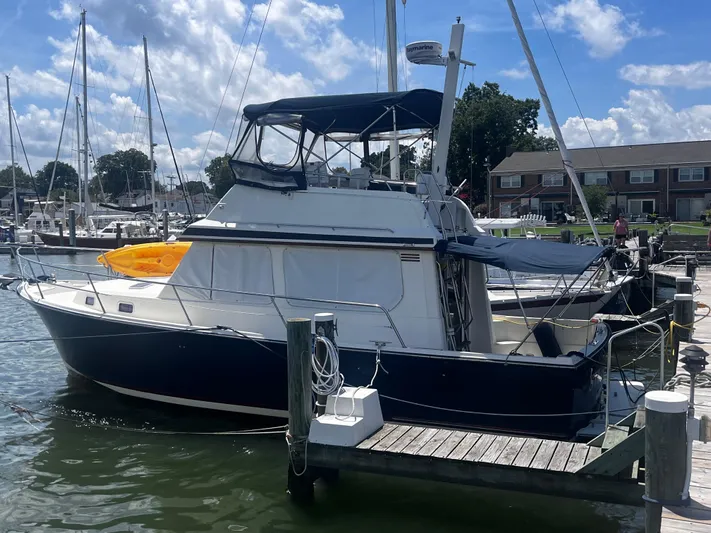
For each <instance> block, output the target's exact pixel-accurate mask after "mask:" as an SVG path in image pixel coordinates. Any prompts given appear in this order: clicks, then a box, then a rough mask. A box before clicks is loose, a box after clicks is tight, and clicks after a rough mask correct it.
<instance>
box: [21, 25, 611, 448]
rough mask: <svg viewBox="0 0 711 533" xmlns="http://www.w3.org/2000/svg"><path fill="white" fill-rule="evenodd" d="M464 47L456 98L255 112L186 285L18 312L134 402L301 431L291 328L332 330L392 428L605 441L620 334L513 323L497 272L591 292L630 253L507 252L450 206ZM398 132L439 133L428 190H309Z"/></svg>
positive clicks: (394, 96) (78, 366)
mask: <svg viewBox="0 0 711 533" xmlns="http://www.w3.org/2000/svg"><path fill="white" fill-rule="evenodd" d="M463 31H464V26H463V25H461V24H455V25H454V26H453V28H452V33H453V40H452V42H453V43H456V42H457V39H454V36H455V33H456V34H458V35H459V38H458V42H459V44H458V45H453V48H452V47H450V48H451V50H450V52H449V54H448V57H449V59H448V60H445V59H443V60H442V61H445V62H446V63H447V70H448V73H447V79H448V81H447V83H446V84H445V92H444V93H440V92H437V91H432V90H428V89H415V90H411V91H404V92H394V93H372V94H349V95H332V96H315V97H304V98H288V99H283V100H278V101H275V102H268V103H263V104H253V105H248V106H246V107H245V108H244V121H243V127H242V128H241V131H240V135H239V142H238V147H237V149H236V151H235V153H234V155H233V157H232V159H231V161H230V167H231V170H232V172H233V175H234V179H235V183H234V185H233V186H232V188H231V189H230V190H229V191H228V192H227V193H226V195H225V196H224V197H223V198H222V200H221V201H220V204H219V207H218V208H216V209H213V210H212V212H211V213H210V214H209V215H208V216H207V217H206V218H204V219H202V220H199V221H197V222H194V223H193V224H191V225H190V226H189V227H188V228H187V229H186V230H185V231H184V232H183V234H182V235H181V241H186V242H191V243H192V244H191V246H190V248H189V250H188V251H187V253H186V254H185V256H184V257H183V259H182V261H181V262H180V264H179V266H178V268H177V269H175V271H174V272H173V273H172V275H171V276H170V277H165V278H161V277H153V278H141V279H131V278H126V277H109V278H108V279H106V280H102V281H100V280H98V278H97V276H96V274H95V273H92V274H91V277H90V278H88V279H87V280H83V279H77V277H78V276H77V273H76V272H72V276H71V278H73V279H56V280H54V279H53V280H47V281H42V280H36V279H25V281H23V282H22V283H21V284H20V285H19V287H18V289H17V292H18V294H19V296H20V297H21V298H22V299H23V300H25V301H27V302H28V303H29V304H30V305H31V306H32V307H33V308H34V309H35V310H36V311H37V313H38V314H39V316H40V317H41V319H42V320H43V321H44V323H45V324H46V326H47V328H48V329H49V331H50V333H51V334H52V336H53V337H55V339H56V341H55V342H56V344H57V347H58V350H59V353H60V355H61V356H62V359H63V360H64V363H65V365H66V366H67V368H68V369H69V371H70V372H71V373H73V374H78V375H80V376H83V377H85V378H87V379H89V380H92V381H94V382H96V383H99V384H101V385H103V386H105V387H107V388H109V389H111V390H114V391H116V392H118V393H121V394H125V395H129V396H134V397H139V398H144V399H149V400H154V401H162V402H167V403H173V404H179V405H185V406H192V407H197V408H205V409H216V410H223V411H229V412H239V413H248V414H253V415H260V416H269V417H281V418H283V417H286V416H287V387H286V383H287V368H286V328H285V323H286V322H285V321H286V320H288V319H289V318H295V317H310V316H312V315H313V314H314V313H318V312H323V311H330V312H334V313H335V314H336V316H337V320H338V325H339V327H338V338H337V341H338V346H339V358H340V369H341V372H342V373H343V375H344V377H345V380H346V382H347V383H348V384H351V385H356V386H368V385H369V384H370V383H371V382H372V384H373V386H374V387H376V388H377V389H378V391H379V393H380V398H381V405H382V410H383V415H384V417H385V418H386V419H388V420H397V421H407V422H415V423H420V424H428V425H439V424H446V425H448V426H455V427H461V428H486V429H489V430H496V431H506V432H513V433H520V434H533V435H556V436H561V437H572V436H573V435H574V434H575V432H576V431H577V430H578V429H580V428H581V427H583V426H585V425H586V424H587V423H588V422H589V421H590V420H591V419H592V418H593V417H594V416H595V414H597V412H599V410H600V408H601V403H600V402H601V394H602V386H601V378H600V368H601V366H602V365H601V363H602V361H603V358H604V354H605V352H606V343H607V340H608V338H609V336H610V331H609V328H608V326H607V325H606V324H604V323H601V322H597V321H595V320H565V319H538V320H536V322H535V323H529V321H528V320H522V319H521V318H520V317H503V316H493V315H492V313H491V306H490V302H489V299H488V296H487V289H486V275H485V270H484V266H485V265H486V264H490V265H493V266H498V267H502V268H505V269H507V270H517V271H518V270H527V269H528V270H532V271H533V272H538V273H544V274H545V273H548V274H550V273H557V274H569V275H579V274H581V273H583V272H584V271H586V270H587V269H588V268H591V267H594V266H595V265H599V264H600V262H601V261H603V260H604V258H605V257H607V256H608V255H609V254H610V253H611V249H610V248H603V247H597V246H587V247H578V246H574V245H568V244H562V243H552V242H543V241H537V240H524V239H521V240H519V241H518V242H514V240H513V239H499V238H495V237H491V236H488V235H486V234H485V233H484V232H482V231H481V230H480V229H478V228H477V226H476V221H475V219H474V217H473V216H472V214H471V212H470V210H469V209H468V207H467V206H466V205H465V204H464V203H463V202H462V201H461V200H460V199H459V198H457V197H456V196H455V195H452V194H447V192H446V189H447V185H446V176H445V175H444V169H445V168H446V157H447V148H448V145H449V142H448V138H449V134H450V132H451V117H452V108H453V102H454V93H455V91H456V79H457V78H456V72H457V69H458V67H459V61H458V60H459V58H460V54H461V37H462V35H463ZM452 80H453V82H452ZM395 129H397V130H400V131H406V132H410V134H412V132H413V131H417V132H419V134H420V135H421V137H422V138H424V139H426V138H428V137H429V136H430V135H432V134H433V133H434V131H435V130H438V139H439V141H440V142H439V144H438V146H440V148H439V149H438V150H437V151H436V152H435V155H434V158H435V164H434V165H433V168H434V169H435V171H434V172H428V171H419V172H418V174H417V176H416V182H417V187H416V194H413V193H410V192H407V191H406V190H387V189H386V190H383V188H382V187H375V188H373V189H371V188H370V187H369V185H370V183H369V181H370V180H369V179H368V177H367V176H362V175H361V176H359V177H358V179H349V178H347V177H346V178H343V179H341V178H339V179H338V181H339V182H340V184H339V185H340V186H333V185H334V183H335V182H336V180H335V179H330V177H329V176H325V179H323V178H324V176H314V175H312V174H311V173H310V172H307V169H309V168H313V167H307V163H308V162H309V160H319V159H320V160H322V161H323V160H325V161H326V162H328V160H329V159H330V158H332V157H334V154H337V153H338V152H340V151H341V150H343V149H346V150H352V149H353V148H351V145H353V144H354V143H361V145H362V148H363V150H364V153H367V152H368V149H369V143H371V142H375V141H379V140H386V141H387V140H388V139H391V138H392V136H393V130H395ZM274 130H276V131H274ZM283 136H286V137H287V138H288V139H291V140H292V141H293V144H294V146H293V152H292V153H291V154H289V156H288V157H282V158H277V157H276V156H275V155H274V153H273V152H272V151H271V150H270V146H272V145H271V144H270V143H271V141H272V140H273V139H279V140H281V139H282V138H283ZM327 146H331V147H332V148H333V150H332V151H330V156H329V151H327ZM315 147H318V149H315ZM321 147H324V148H323V150H321ZM386 164H387V163H386ZM440 169H441V170H440ZM375 170H376V172H377V169H375ZM366 172H370V170H369V169H366ZM361 174H363V173H361ZM402 189H405V187H403V188H402ZM364 213H367V214H368V216H367V217H364V216H363V214H364ZM512 245H515V246H517V248H516V250H515V253H514V250H513V249H512V248H511V246H512ZM522 246H523V248H522ZM522 257H523V259H522ZM34 261H36V259H33V258H31V257H29V256H28V257H24V256H23V258H22V260H21V262H20V264H23V263H24V262H30V263H32V262H34ZM64 268H65V269H66V268H68V267H64ZM57 270H61V268H60V269H57ZM112 336H115V338H114V339H112Z"/></svg>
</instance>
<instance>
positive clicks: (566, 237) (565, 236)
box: [560, 229, 572, 244]
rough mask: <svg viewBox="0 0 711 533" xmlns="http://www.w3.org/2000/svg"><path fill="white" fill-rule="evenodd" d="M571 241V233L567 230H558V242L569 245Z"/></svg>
mask: <svg viewBox="0 0 711 533" xmlns="http://www.w3.org/2000/svg"><path fill="white" fill-rule="evenodd" d="M571 239H572V232H571V231H570V230H569V229H562V230H560V242H563V243H566V244H570V241H571Z"/></svg>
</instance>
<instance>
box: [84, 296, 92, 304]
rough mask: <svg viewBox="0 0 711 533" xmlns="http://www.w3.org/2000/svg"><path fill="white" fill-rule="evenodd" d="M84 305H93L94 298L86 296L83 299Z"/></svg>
mask: <svg viewBox="0 0 711 533" xmlns="http://www.w3.org/2000/svg"><path fill="white" fill-rule="evenodd" d="M84 303H85V304H86V305H94V297H93V296H87V297H86V298H85V299H84Z"/></svg>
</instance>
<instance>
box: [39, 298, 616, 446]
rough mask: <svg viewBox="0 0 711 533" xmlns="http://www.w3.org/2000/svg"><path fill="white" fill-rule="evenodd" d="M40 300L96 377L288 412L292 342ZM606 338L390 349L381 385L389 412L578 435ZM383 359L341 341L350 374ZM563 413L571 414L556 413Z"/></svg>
mask: <svg viewBox="0 0 711 533" xmlns="http://www.w3.org/2000/svg"><path fill="white" fill-rule="evenodd" d="M32 304H33V306H34V307H35V309H36V311H37V312H38V313H39V315H40V316H41V318H42V319H43V321H44V323H45V324H46V325H47V328H48V329H49V331H50V333H51V334H52V336H53V337H55V339H56V341H55V342H56V345H57V348H58V349H59V352H60V354H61V356H62V358H63V359H64V361H65V363H66V364H67V366H68V367H69V368H70V369H71V370H74V371H75V372H76V373H78V374H80V375H82V376H84V377H86V378H88V379H90V380H93V381H96V382H98V383H101V384H103V385H107V386H109V387H111V388H114V389H115V390H117V391H119V392H124V393H126V394H131V395H134V396H142V397H145V398H149V399H154V400H161V401H169V402H171V403H179V404H184V405H192V406H197V407H207V408H216V409H223V410H231V411H237V412H247V413H253V414H257V415H266V416H284V415H285V413H286V409H287V366H286V344H285V343H284V342H280V341H259V342H256V341H254V340H251V339H246V338H240V337H238V336H235V335H233V334H225V333H224V332H222V333H220V332H214V331H213V332H204V331H203V332H196V331H194V330H193V331H185V330H177V331H176V330H168V329H161V328H155V327H147V326H143V325H137V324H135V323H134V324H128V323H125V322H118V321H112V320H107V319H99V318H94V317H90V316H86V315H83V314H78V313H73V312H70V311H64V310H58V309H56V308H51V307H48V306H46V305H42V304H41V303H36V302H32ZM598 344H599V350H598V351H597V352H595V353H594V354H592V355H591V356H590V357H589V358H587V359H584V360H582V361H581V362H580V363H579V364H577V365H576V366H563V365H544V364H533V363H532V364H519V363H512V362H509V363H504V362H502V361H498V362H497V361H489V360H480V359H477V360H472V359H465V358H453V357H445V356H430V355H423V354H417V353H416V350H412V351H408V353H407V354H404V353H398V352H392V351H387V350H384V351H382V353H381V362H382V368H381V369H380V371H379V372H378V376H377V378H376V380H375V384H374V387H376V388H377V389H378V392H379V394H380V397H381V406H382V410H383V416H384V418H385V419H386V420H394V421H407V422H412V423H419V424H427V425H446V426H454V427H461V428H465V429H470V428H479V429H488V430H494V431H496V430H499V431H506V432H513V433H522V434H530V435H541V436H551V435H552V436H559V437H571V436H573V435H574V434H575V432H576V431H577V430H578V429H580V428H581V427H584V426H585V425H587V424H588V422H589V421H590V420H591V419H592V418H594V417H595V415H594V414H591V413H590V412H591V411H598V410H599V409H600V398H601V380H600V376H599V374H598V370H599V368H601V362H602V360H603V355H604V348H605V344H606V342H600V343H598ZM375 359H376V352H375V350H351V349H346V348H341V349H340V366H341V371H342V373H343V375H344V376H345V377H346V381H347V383H348V384H349V385H366V384H368V383H369V382H370V380H371V378H372V376H373V373H374V372H375ZM531 359H532V360H533V358H531ZM432 406H434V407H436V408H433V407H432ZM570 413H578V414H570ZM581 413H584V414H581ZM512 414H515V415H517V416H511V415H512ZM558 414H565V415H564V416H551V415H558ZM541 415H544V416H541Z"/></svg>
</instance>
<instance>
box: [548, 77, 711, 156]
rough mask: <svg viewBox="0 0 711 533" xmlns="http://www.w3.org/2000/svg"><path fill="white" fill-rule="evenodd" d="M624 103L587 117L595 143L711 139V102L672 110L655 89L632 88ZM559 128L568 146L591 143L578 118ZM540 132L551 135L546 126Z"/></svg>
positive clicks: (611, 143)
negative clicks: (596, 115) (602, 116)
mask: <svg viewBox="0 0 711 533" xmlns="http://www.w3.org/2000/svg"><path fill="white" fill-rule="evenodd" d="M623 104H624V105H623V106H622V107H613V108H611V109H610V110H609V111H608V114H609V116H607V117H604V118H601V119H594V118H588V119H587V125H588V127H589V128H590V130H591V132H592V135H593V139H594V140H595V144H596V145H598V146H614V145H621V144H640V143H650V142H673V141H695V140H706V139H711V105H695V106H691V107H687V108H683V109H680V110H675V109H674V108H673V107H672V106H671V105H669V103H668V102H667V101H666V99H665V98H664V95H663V94H662V92H661V91H659V90H657V89H645V90H640V89H633V90H631V91H630V92H629V94H628V96H627V98H626V99H625V100H624V102H623ZM561 130H562V132H563V137H564V138H565V141H566V143H567V144H568V145H569V146H570V147H580V146H591V145H592V143H591V141H590V136H589V135H588V132H587V130H586V129H585V125H584V123H583V121H582V119H580V118H579V117H570V118H569V119H568V120H566V121H565V123H564V124H563V125H562V126H561ZM539 133H540V134H541V135H548V136H552V135H553V132H552V130H551V129H550V128H549V127H542V128H540V129H539Z"/></svg>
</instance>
